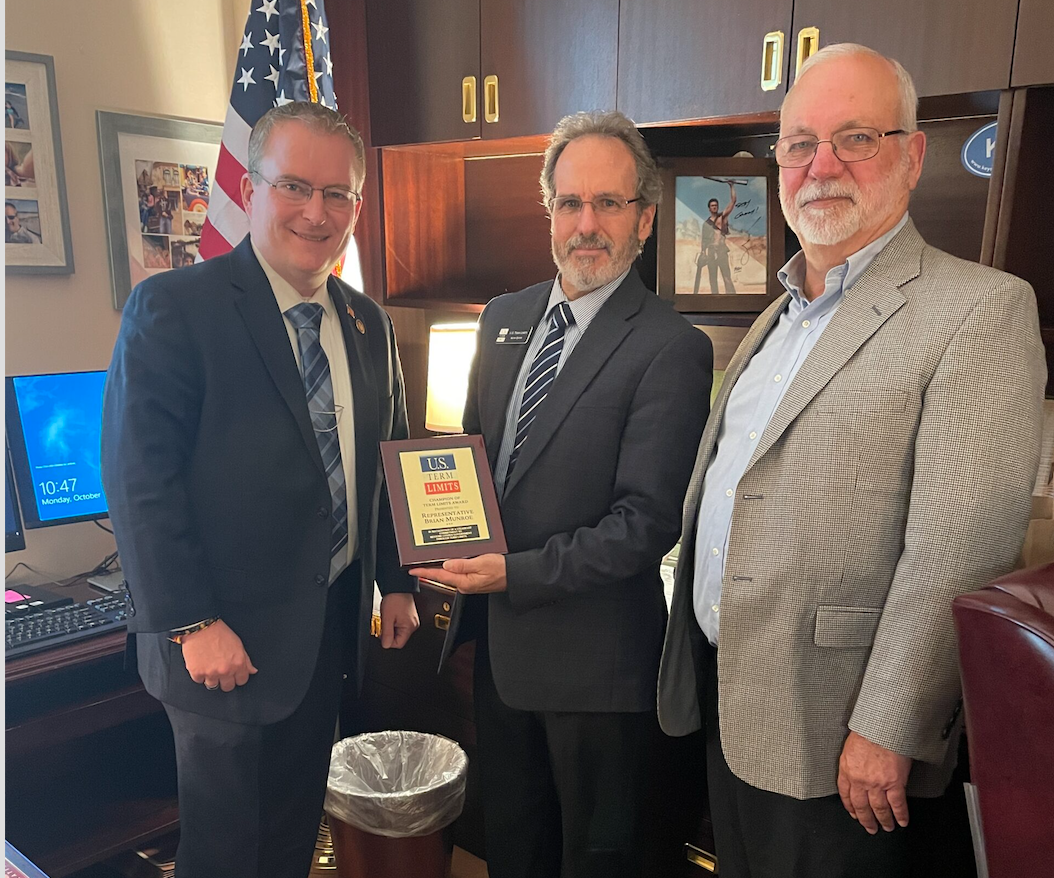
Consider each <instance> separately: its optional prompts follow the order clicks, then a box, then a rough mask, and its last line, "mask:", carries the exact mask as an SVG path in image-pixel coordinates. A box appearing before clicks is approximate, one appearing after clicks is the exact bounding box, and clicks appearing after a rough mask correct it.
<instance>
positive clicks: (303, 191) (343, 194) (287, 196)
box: [250, 171, 361, 210]
mask: <svg viewBox="0 0 1054 878" xmlns="http://www.w3.org/2000/svg"><path fill="white" fill-rule="evenodd" d="M250 174H251V175H252V176H253V177H256V178H257V179H258V180H263V181H264V182H265V183H266V184H267V185H268V186H270V187H271V188H272V189H274V191H275V194H277V195H278V196H279V197H280V198H281V199H282V200H283V201H288V202H289V203H290V204H307V203H308V202H309V201H310V200H311V199H312V197H313V196H314V194H315V193H316V192H321V193H322V203H323V204H325V205H326V207H328V208H331V209H333V210H351V208H352V207H354V206H355V202H356V201H358V200H359V198H360V197H361V196H360V195H359V193H358V192H356V191H355V190H354V189H346V188H345V187H343V186H309V185H308V184H307V183H305V182H304V181H303V180H292V179H289V178H287V177H279V178H278V179H277V180H274V181H271V180H268V179H267V178H266V177H265V176H264V175H263V174H261V173H259V172H258V171H251V172H250Z"/></svg>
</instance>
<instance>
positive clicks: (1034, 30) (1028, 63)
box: [1011, 0, 1054, 88]
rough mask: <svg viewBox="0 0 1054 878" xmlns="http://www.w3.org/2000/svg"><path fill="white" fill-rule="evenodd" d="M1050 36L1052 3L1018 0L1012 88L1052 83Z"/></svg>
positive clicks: (1053, 21)
mask: <svg viewBox="0 0 1054 878" xmlns="http://www.w3.org/2000/svg"><path fill="white" fill-rule="evenodd" d="M1052 33H1054V3H1051V0H1021V8H1020V11H1019V13H1018V19H1017V43H1016V45H1015V46H1014V70H1013V79H1012V82H1011V84H1012V85H1013V86H1014V87H1015V88H1016V87H1017V86H1022V85H1049V84H1051V83H1054V51H1051V45H1050V38H1051V34H1052Z"/></svg>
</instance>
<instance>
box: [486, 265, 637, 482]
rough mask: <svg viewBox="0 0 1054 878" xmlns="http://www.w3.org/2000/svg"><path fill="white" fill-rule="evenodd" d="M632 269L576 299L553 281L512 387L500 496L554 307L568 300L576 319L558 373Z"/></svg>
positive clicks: (498, 468) (498, 473)
mask: <svg viewBox="0 0 1054 878" xmlns="http://www.w3.org/2000/svg"><path fill="white" fill-rule="evenodd" d="M631 270H632V269H626V271H624V272H623V273H622V274H620V275H619V276H618V277H617V278H615V279H614V280H613V281H611V283H608V284H604V286H602V287H597V288H596V289H595V290H590V291H589V292H588V293H586V294H585V295H583V296H579V297H578V298H577V299H575V300H574V301H573V302H572V301H571V300H570V299H568V298H567V294H566V293H565V292H564V288H563V287H562V286H561V285H560V276H559V275H557V277H556V280H555V281H553V289H552V292H550V293H549V303H548V304H547V305H546V306H545V311H544V312H542V319H541V320H539V321H538V325H537V326H536V327H535V328H534V332H532V333H531V340H530V343H529V344H528V345H527V352H526V353H525V354H524V356H523V363H522V364H521V365H520V373H519V375H517V376H516V385H515V387H514V388H513V391H512V396H511V397H510V398H509V407H508V408H507V409H506V411H505V432H504V434H503V435H502V437H501V448H500V449H498V459H497V461H496V463H495V467H494V486H495V488H497V491H498V499H499V500H500V499H501V498H502V497H503V496H504V495H505V479H506V478H507V477H508V474H509V458H510V457H511V456H512V446H513V445H514V444H515V442H516V422H517V420H519V415H520V402H521V401H522V400H523V387H524V385H525V384H526V383H527V373H528V372H529V371H530V370H531V363H533V362H534V358H535V357H536V356H537V355H538V351H539V350H541V347H542V342H543V341H544V340H545V331H546V330H545V328H546V326H548V324H549V318H550V316H551V314H552V311H553V308H555V307H556V306H557V305H559V304H560V303H561V302H567V303H568V304H569V305H570V306H571V316H572V317H574V319H575V320H574V323H572V324H571V325H570V326H568V327H567V332H566V333H564V349H563V350H562V351H561V352H560V362H559V363H557V365H556V374H557V375H559V374H560V370H561V369H563V368H564V363H566V362H567V358H568V357H569V356H571V351H573V350H574V349H575V345H576V344H578V340H579V339H580V338H581V337H582V336H583V335H585V332H586V330H587V329H589V324H590V323H592V322H593V318H594V317H596V316H597V312H598V311H599V310H600V309H601V308H602V307H603V306H604V303H605V302H606V301H607V300H608V299H610V298H611V294H612V293H614V292H615V290H617V289H618V288H619V286H620V285H621V284H622V282H623V281H624V280H625V279H626V275H628V274H629V273H630V271H631ZM487 341H489V340H484V341H483V342H482V343H484V344H485V343H486V342H487ZM554 383H555V379H554ZM550 392H552V388H550ZM526 441H527V442H529V441H530V434H528V437H527V439H526Z"/></svg>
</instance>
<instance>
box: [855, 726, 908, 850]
mask: <svg viewBox="0 0 1054 878" xmlns="http://www.w3.org/2000/svg"><path fill="white" fill-rule="evenodd" d="M910 771H911V757H910V756H902V755H901V754H899V753H894V752H893V751H892V750H887V749H886V748H885V747H880V746H879V745H878V744H873V743H872V742H871V741H869V740H868V739H867V738H865V737H863V736H862V735H858V734H857V733H856V732H852V731H851V732H850V733H849V737H847V738H846V739H845V746H844V747H842V755H841V757H840V758H839V760H838V795H839V796H841V799H842V804H843V805H845V810H846V811H848V812H849V814H850V815H851V816H852V817H853V819H854V820H857V821H859V823H860V825H861V826H863V827H864V829H866V830H867V831H868V832H869V833H870V834H871V835H876V834H877V833H878V827H879V824H881V826H882V828H883V829H884V830H885V831H886V832H892V831H893V826H894V818H895V819H896V823H898V824H900V825H901V826H907V825H908V799H907V792H906V789H907V785H908V773H909V772H910Z"/></svg>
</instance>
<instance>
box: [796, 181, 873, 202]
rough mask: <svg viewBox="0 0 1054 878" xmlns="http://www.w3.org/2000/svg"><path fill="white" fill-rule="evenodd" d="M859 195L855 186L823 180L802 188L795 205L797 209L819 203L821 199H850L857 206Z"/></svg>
mask: <svg viewBox="0 0 1054 878" xmlns="http://www.w3.org/2000/svg"><path fill="white" fill-rule="evenodd" d="M859 194H860V193H859V190H857V188H856V187H855V186H850V185H847V184H846V183H841V182H839V181H837V180H821V181H819V182H816V183H809V184H806V185H805V186H802V188H801V189H799V190H798V192H797V194H796V195H795V196H794V204H795V206H796V207H805V205H806V204H808V203H809V202H810V201H817V200H819V199H821V198H848V199H849V200H850V201H851V202H852V203H853V204H856V201H857V198H858V196H859Z"/></svg>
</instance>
